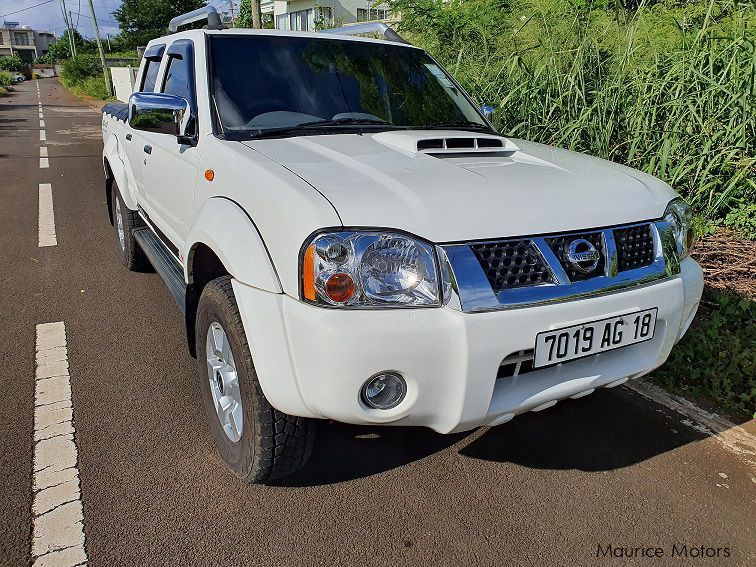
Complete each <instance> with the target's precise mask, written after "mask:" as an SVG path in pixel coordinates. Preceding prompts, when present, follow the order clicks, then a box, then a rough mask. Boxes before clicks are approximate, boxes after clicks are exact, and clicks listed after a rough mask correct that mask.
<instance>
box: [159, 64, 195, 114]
mask: <svg viewBox="0 0 756 567" xmlns="http://www.w3.org/2000/svg"><path fill="white" fill-rule="evenodd" d="M189 81H190V74H189V62H188V61H186V60H184V59H180V58H178V57H171V58H170V59H169V60H168V69H166V72H165V80H164V81H163V92H164V93H165V94H172V95H176V96H180V97H181V98H183V99H184V100H186V101H187V102H189V103H191V102H192V93H193V91H194V89H193V86H192V85H190V84H189Z"/></svg>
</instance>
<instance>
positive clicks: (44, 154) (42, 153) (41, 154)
mask: <svg viewBox="0 0 756 567" xmlns="http://www.w3.org/2000/svg"><path fill="white" fill-rule="evenodd" d="M39 157H47V146H40V148H39Z"/></svg>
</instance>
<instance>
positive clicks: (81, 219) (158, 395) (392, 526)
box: [0, 79, 756, 567]
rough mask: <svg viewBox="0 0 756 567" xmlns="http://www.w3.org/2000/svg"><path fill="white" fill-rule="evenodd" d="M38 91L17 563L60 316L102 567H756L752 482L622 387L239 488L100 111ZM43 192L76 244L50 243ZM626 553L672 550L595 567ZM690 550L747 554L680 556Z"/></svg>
mask: <svg viewBox="0 0 756 567" xmlns="http://www.w3.org/2000/svg"><path fill="white" fill-rule="evenodd" d="M39 86H40V89H41V101H42V105H43V108H44V117H45V122H46V135H47V141H46V143H45V142H40V139H39V138H40V137H39V130H40V128H39V126H38V115H37V114H38V109H37V95H36V90H35V83H34V81H30V82H27V83H25V84H23V85H21V86H19V87H18V88H17V89H16V93H14V94H13V95H12V96H10V97H8V98H4V99H0V244H1V245H0V284H1V285H2V296H1V297H2V304H1V308H0V338H1V339H2V340H0V368H2V376H1V378H0V388H1V391H2V398H1V401H0V449H2V454H1V455H0V526H2V529H0V564H2V565H26V564H28V563H29V561H30V554H31V536H32V516H31V512H30V507H31V502H32V497H33V495H32V484H31V483H32V480H31V479H32V474H33V465H32V459H33V451H34V439H33V427H34V387H35V386H34V381H35V379H34V373H35V326H36V325H37V324H39V323H47V322H55V321H63V322H65V326H66V332H67V336H68V357H69V364H70V371H69V372H70V376H71V385H72V391H73V408H74V410H73V411H74V424H75V428H76V444H77V445H78V450H79V461H78V467H79V474H80V478H81V498H82V502H83V510H84V533H85V537H86V550H87V554H88V558H89V562H90V563H91V564H92V565H95V566H116V565H189V564H191V565H265V566H267V565H271V566H273V565H275V566H286V565H349V566H357V565H360V566H361V565H376V566H377V565H392V566H393V565H423V566H430V565H433V566H437V565H453V566H457V567H458V566H460V565H476V566H478V565H480V566H483V565H492V566H494V565H495V566H503V565H567V564H577V565H592V564H598V565H604V564H627V563H632V564H653V565H662V564H670V565H699V564H700V565H754V564H756V563H754V562H756V535H755V533H754V528H756V513H755V510H756V504H755V503H756V500H755V499H756V472H755V471H754V468H753V466H752V465H751V464H749V463H748V462H747V460H744V459H742V458H741V457H739V456H737V455H735V454H734V453H732V452H730V451H728V450H727V449H726V447H725V446H724V445H723V444H722V443H720V442H719V441H718V440H717V439H716V438H715V437H712V436H709V435H705V434H703V433H700V432H699V431H697V430H696V428H695V427H690V426H689V425H691V422H688V424H686V423H683V421H684V419H683V418H682V416H680V415H678V414H676V413H675V412H673V411H671V410H669V409H667V408H665V407H663V406H661V405H657V404H655V403H653V402H651V401H648V400H647V399H645V398H643V397H641V396H639V395H638V394H636V393H634V392H632V391H630V390H628V389H625V388H617V389H614V390H606V391H600V392H597V393H596V394H594V395H592V396H588V397H587V398H583V399H580V400H574V401H568V402H564V403H561V404H558V405H557V406H556V407H555V408H553V409H549V410H547V411H544V412H541V413H538V414H528V415H524V416H521V417H518V418H516V419H515V420H514V421H513V422H511V423H509V424H506V425H503V426H500V427H497V428H494V429H482V430H478V431H475V432H471V433H469V434H460V435H453V436H442V435H437V434H435V433H432V432H429V431H426V430H418V429H410V428H369V427H354V426H346V425H340V424H333V423H322V424H321V428H320V431H319V437H318V440H317V442H316V446H315V451H314V455H313V458H312V460H311V462H310V464H309V465H308V466H307V467H306V468H305V469H304V470H302V471H301V472H300V473H298V474H297V475H296V476H294V477H292V478H289V479H286V480H285V481H283V482H281V483H280V484H279V485H278V486H272V487H270V486H269V487H264V486H246V485H243V484H241V483H240V482H239V481H237V480H236V478H235V477H234V476H233V475H232V474H231V473H230V472H228V471H227V470H226V469H225V467H224V465H223V463H222V462H221V461H220V460H219V458H218V457H217V456H216V454H215V450H214V448H213V445H212V441H211V439H210V436H209V432H208V429H207V426H206V423H205V415H204V411H203V407H202V402H201V399H200V390H199V387H198V383H197V379H196V371H195V365H196V362H195V360H194V359H192V358H191V357H190V356H189V355H188V353H187V350H186V346H185V338H184V326H183V320H182V316H181V314H180V312H179V310H178V309H177V308H176V306H175V304H174V303H173V300H172V299H171V298H170V296H169V294H168V291H167V290H166V289H165V288H164V286H163V284H162V282H161V281H160V279H159V277H158V276H157V275H156V274H136V273H130V272H127V271H126V270H125V269H124V268H123V267H122V266H121V265H120V263H119V261H118V255H117V250H116V235H115V232H114V230H113V229H112V227H111V226H110V225H109V223H108V220H107V210H106V204H105V200H104V190H103V174H102V167H101V161H100V155H101V148H102V142H101V138H100V130H99V121H100V115H99V111H98V110H96V109H93V108H91V107H88V106H87V105H85V104H84V103H82V102H80V101H79V100H77V99H76V98H74V97H73V96H71V95H70V94H68V93H66V92H65V91H64V90H63V89H62V87H61V86H60V85H59V84H58V83H57V81H55V80H53V79H49V80H41V81H39ZM40 145H45V146H46V147H47V148H48V151H49V168H45V169H42V168H40V167H39V156H40V150H39V148H40ZM40 183H51V185H52V194H53V202H54V212H55V225H56V234H57V246H51V247H44V248H40V247H38V245H37V243H38V240H37V239H38V233H37V230H38V226H37V224H38V214H39V210H38V185H39V184H40ZM692 425H695V424H692ZM743 427H744V428H746V429H747V430H748V431H750V433H751V434H754V433H756V431H755V430H754V427H753V422H750V423H747V424H744V425H743ZM610 544H611V545H613V546H615V547H622V546H625V547H636V546H643V547H647V546H653V547H657V546H658V547H661V548H663V550H664V552H665V555H664V557H662V558H656V559H641V560H633V561H629V562H626V561H625V560H623V559H612V558H607V557H599V558H597V557H596V555H597V550H598V546H599V545H602V546H606V545H610ZM683 544H687V546H688V548H689V549H690V548H694V547H695V548H700V546H702V545H703V546H706V547H710V548H714V549H716V548H729V550H730V557H729V558H726V557H724V556H723V552H720V554H719V556H718V557H716V558H703V559H702V558H696V559H693V558H690V557H689V558H685V557H676V558H671V557H670V554H671V551H672V546H673V545H677V546H678V548H680V547H681V546H682V545H683Z"/></svg>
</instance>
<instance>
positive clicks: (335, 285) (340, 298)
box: [324, 274, 354, 303]
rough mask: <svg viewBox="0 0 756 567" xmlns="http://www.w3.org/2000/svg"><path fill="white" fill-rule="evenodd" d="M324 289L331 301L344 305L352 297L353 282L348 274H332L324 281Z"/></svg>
mask: <svg viewBox="0 0 756 567" xmlns="http://www.w3.org/2000/svg"><path fill="white" fill-rule="evenodd" d="M324 288H325V292H326V294H327V295H328V298H329V299H330V300H331V301H334V302H336V303H344V302H345V301H349V298H350V297H352V296H353V295H354V280H353V279H352V277H351V276H350V275H349V274H333V275H332V276H330V277H329V278H328V279H327V280H326V282H325V286H324Z"/></svg>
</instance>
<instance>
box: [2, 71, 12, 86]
mask: <svg viewBox="0 0 756 567" xmlns="http://www.w3.org/2000/svg"><path fill="white" fill-rule="evenodd" d="M12 84H13V76H12V75H11V74H10V73H9V72H8V71H0V87H9V86H11V85H12Z"/></svg>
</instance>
